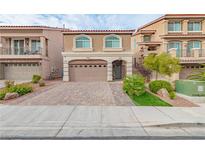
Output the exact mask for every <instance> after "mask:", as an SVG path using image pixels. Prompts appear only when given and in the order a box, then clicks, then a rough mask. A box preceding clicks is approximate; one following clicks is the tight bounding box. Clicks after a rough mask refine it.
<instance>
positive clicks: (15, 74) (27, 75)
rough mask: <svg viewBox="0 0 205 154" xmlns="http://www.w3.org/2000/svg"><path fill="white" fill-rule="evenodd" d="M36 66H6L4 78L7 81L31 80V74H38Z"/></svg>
mask: <svg viewBox="0 0 205 154" xmlns="http://www.w3.org/2000/svg"><path fill="white" fill-rule="evenodd" d="M40 72H41V71H40V66H38V65H37V64H7V65H5V66H4V76H5V79H7V80H31V79H32V76H33V74H40Z"/></svg>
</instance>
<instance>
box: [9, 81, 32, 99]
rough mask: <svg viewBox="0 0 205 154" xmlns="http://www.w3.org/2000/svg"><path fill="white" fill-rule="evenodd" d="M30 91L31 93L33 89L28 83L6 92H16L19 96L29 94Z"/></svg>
mask: <svg viewBox="0 0 205 154" xmlns="http://www.w3.org/2000/svg"><path fill="white" fill-rule="evenodd" d="M32 91H33V87H32V86H31V84H29V83H23V84H17V85H15V86H12V87H10V88H9V89H8V92H11V93H13V92H16V93H18V94H19V95H20V96H22V95H25V94H27V93H30V92H32Z"/></svg>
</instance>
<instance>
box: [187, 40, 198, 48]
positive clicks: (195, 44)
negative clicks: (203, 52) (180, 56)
mask: <svg viewBox="0 0 205 154" xmlns="http://www.w3.org/2000/svg"><path fill="white" fill-rule="evenodd" d="M191 49H201V41H197V40H195V41H189V42H188V50H191Z"/></svg>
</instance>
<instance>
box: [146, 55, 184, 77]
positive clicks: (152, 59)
mask: <svg viewBox="0 0 205 154" xmlns="http://www.w3.org/2000/svg"><path fill="white" fill-rule="evenodd" d="M144 66H145V68H147V69H149V70H152V71H155V73H156V80H157V79H158V74H162V75H168V76H171V75H172V74H174V73H178V72H179V71H180V69H181V65H180V64H179V60H178V59H177V58H174V57H172V56H171V55H170V54H168V53H161V54H159V55H157V54H149V55H148V56H147V57H145V59H144Z"/></svg>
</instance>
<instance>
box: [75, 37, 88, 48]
mask: <svg viewBox="0 0 205 154" xmlns="http://www.w3.org/2000/svg"><path fill="white" fill-rule="evenodd" d="M75 47H76V48H91V39H90V38H89V37H87V36H79V37H77V38H76V39H75Z"/></svg>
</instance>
